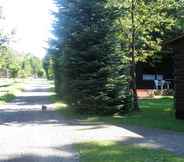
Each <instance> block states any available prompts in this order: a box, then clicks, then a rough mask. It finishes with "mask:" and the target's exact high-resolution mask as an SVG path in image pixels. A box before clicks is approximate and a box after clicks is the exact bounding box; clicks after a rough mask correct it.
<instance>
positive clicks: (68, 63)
mask: <svg viewBox="0 0 184 162" xmlns="http://www.w3.org/2000/svg"><path fill="white" fill-rule="evenodd" d="M56 2H57V4H58V7H59V11H58V13H56V23H55V26H54V34H55V39H53V40H52V41H51V42H52V43H51V49H50V51H52V54H53V60H54V69H55V70H54V72H55V83H56V84H55V85H56V92H57V93H58V94H59V95H60V96H62V97H63V99H65V101H67V102H68V103H69V104H71V105H72V107H73V108H75V109H77V110H79V111H80V112H84V113H85V112H88V113H98V114H112V113H116V112H124V111H125V110H127V108H128V107H129V100H128V98H129V97H128V96H129V92H128V82H127V78H126V77H125V72H126V70H125V67H126V66H125V65H124V63H123V62H122V61H121V59H120V57H119V49H120V46H119V44H118V42H117V41H116V39H115V34H114V33H115V31H114V28H113V25H114V19H115V15H116V14H115V12H114V10H113V8H108V5H107V0H101V1H99V0H90V1H86V0H62V1H60V0H57V1H56Z"/></svg>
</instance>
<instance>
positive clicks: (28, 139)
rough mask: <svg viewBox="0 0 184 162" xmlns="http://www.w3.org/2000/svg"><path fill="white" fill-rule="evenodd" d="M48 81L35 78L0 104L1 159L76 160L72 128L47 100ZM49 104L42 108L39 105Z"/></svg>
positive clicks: (1, 161) (26, 161)
mask: <svg viewBox="0 0 184 162" xmlns="http://www.w3.org/2000/svg"><path fill="white" fill-rule="evenodd" d="M49 95H51V94H50V93H49V92H48V84H47V82H46V81H44V80H35V81H33V82H32V83H31V84H28V85H27V86H26V88H25V92H23V93H22V94H21V95H19V96H17V98H16V100H14V101H13V102H12V103H10V104H8V105H6V106H2V107H1V108H0V162H77V161H78V160H77V159H78V155H77V154H76V152H75V151H74V150H73V148H72V145H71V144H72V143H73V142H72V136H71V131H69V130H68V127H67V124H66V123H65V122H64V119H63V118H62V117H61V116H59V115H58V114H57V113H56V112H54V111H53V108H52V105H50V103H49V101H48V96H49ZM42 104H45V105H47V106H48V107H49V110H48V111H46V112H41V111H40V110H41V105H42Z"/></svg>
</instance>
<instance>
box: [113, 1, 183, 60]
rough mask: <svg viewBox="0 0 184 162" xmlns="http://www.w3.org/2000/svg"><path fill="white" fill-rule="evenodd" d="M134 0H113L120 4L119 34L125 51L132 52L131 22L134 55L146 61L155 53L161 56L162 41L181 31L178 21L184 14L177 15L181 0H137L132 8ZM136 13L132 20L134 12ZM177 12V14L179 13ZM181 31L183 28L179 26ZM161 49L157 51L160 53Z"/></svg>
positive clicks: (180, 20)
mask: <svg viewBox="0 0 184 162" xmlns="http://www.w3.org/2000/svg"><path fill="white" fill-rule="evenodd" d="M131 3H132V0H118V1H116V0H115V1H111V0H110V4H111V5H112V6H115V7H116V8H117V12H118V13H119V18H118V19H117V22H116V23H117V26H118V27H119V32H118V33H117V38H119V40H120V41H121V42H122V50H123V53H127V55H128V54H129V52H130V47H131V43H132V42H131V34H132V25H134V28H135V57H136V60H137V61H146V59H147V58H149V57H152V56H157V57H161V56H160V51H161V50H162V45H163V42H164V41H166V40H168V39H169V38H171V36H173V34H175V33H176V31H177V32H179V29H177V28H181V27H179V25H178V24H179V23H182V22H183V19H182V18H178V17H177V19H176V16H175V14H176V13H177V14H179V13H180V11H179V10H181V8H180V7H179V6H180V4H181V2H179V1H176V0H165V1H163V0H154V1H153V0H151V1H147V0H134V3H135V8H134V10H133V11H132V10H131ZM132 12H133V15H134V24H132V20H131V16H132V15H131V14H132ZM177 14H176V15H177ZM180 31H181V30H180ZM157 53H158V54H157Z"/></svg>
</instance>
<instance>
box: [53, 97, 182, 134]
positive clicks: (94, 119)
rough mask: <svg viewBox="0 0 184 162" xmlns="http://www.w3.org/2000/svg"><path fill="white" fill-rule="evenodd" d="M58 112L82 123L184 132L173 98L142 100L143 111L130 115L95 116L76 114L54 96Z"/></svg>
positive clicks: (140, 102)
mask: <svg viewBox="0 0 184 162" xmlns="http://www.w3.org/2000/svg"><path fill="white" fill-rule="evenodd" d="M52 101H53V102H56V107H57V108H58V109H57V111H58V112H60V113H61V114H63V115H65V116H66V117H68V118H79V119H80V120H81V122H84V123H85V122H88V123H89V122H90V123H91V124H93V123H98V122H104V123H107V124H115V125H123V124H128V125H136V126H143V127H148V128H159V129H165V130H173V131H178V132H184V121H183V120H177V119H176V118H175V110H174V106H173V97H162V98H153V99H142V100H140V101H139V104H140V108H141V111H140V112H138V113H131V114H128V115H122V116H121V115H113V116H95V115H93V116H92V115H80V114H76V113H75V112H74V111H73V110H72V109H71V108H70V107H68V106H67V105H65V104H63V103H62V102H61V101H59V99H57V100H56V97H54V96H53V98H52Z"/></svg>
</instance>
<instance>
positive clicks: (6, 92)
mask: <svg viewBox="0 0 184 162" xmlns="http://www.w3.org/2000/svg"><path fill="white" fill-rule="evenodd" d="M24 82H25V80H23V79H0V104H4V103H7V102H10V101H12V100H13V99H14V98H15V97H16V95H17V94H18V93H20V92H21V91H22V88H23V86H24Z"/></svg>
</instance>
